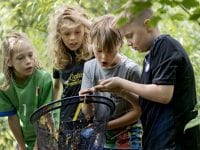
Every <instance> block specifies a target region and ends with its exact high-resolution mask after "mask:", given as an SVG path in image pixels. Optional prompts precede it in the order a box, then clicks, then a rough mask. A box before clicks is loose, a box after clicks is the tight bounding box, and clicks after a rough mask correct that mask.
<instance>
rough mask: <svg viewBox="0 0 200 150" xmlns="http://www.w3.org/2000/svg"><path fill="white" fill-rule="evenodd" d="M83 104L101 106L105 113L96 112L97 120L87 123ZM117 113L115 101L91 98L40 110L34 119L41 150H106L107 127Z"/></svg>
mask: <svg viewBox="0 0 200 150" xmlns="http://www.w3.org/2000/svg"><path fill="white" fill-rule="evenodd" d="M81 103H88V104H89V103H93V104H98V107H101V109H100V110H101V112H97V110H98V109H95V110H96V111H95V112H94V116H93V117H92V118H90V119H87V120H86V119H85V116H84V115H83V114H82V113H81V111H80V104H81ZM114 109H115V105H114V103H113V101H112V100H111V99H109V98H106V97H102V96H91V95H90V96H86V97H83V96H74V97H69V98H66V99H62V100H59V101H56V102H51V103H49V104H47V105H45V106H42V107H40V108H39V109H38V110H36V111H35V112H34V113H33V114H32V115H31V122H32V123H33V125H34V128H35V131H36V136H37V148H38V150H95V149H103V145H104V143H105V130H106V123H107V121H108V120H109V117H110V116H111V115H112V113H113V112H114ZM64 110H68V111H64ZM69 110H70V111H69ZM102 110H103V111H102ZM77 114H78V115H77ZM100 114H101V115H100Z"/></svg>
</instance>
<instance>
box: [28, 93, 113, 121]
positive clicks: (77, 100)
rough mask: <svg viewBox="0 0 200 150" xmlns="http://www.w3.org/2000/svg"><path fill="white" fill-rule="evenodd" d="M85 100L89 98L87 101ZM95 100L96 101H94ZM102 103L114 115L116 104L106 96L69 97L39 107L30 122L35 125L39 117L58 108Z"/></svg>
mask: <svg viewBox="0 0 200 150" xmlns="http://www.w3.org/2000/svg"><path fill="white" fill-rule="evenodd" d="M85 98H89V99H87V100H86V101H85ZM93 98H95V99H93ZM96 98H103V99H105V101H98V100H96ZM64 101H69V102H68V103H67V104H62V102H64ZM84 102H86V103H88V104H89V103H100V104H104V105H106V106H108V107H109V108H110V110H111V111H110V112H111V115H112V113H113V112H114V110H115V104H114V102H113V100H112V99H110V98H108V97H104V96H96V95H87V96H71V97H67V98H64V99H60V100H57V101H53V102H50V103H48V104H46V105H43V106H41V107H39V108H38V109H37V110H35V111H34V112H33V113H32V114H31V117H30V121H31V123H32V124H33V123H34V122H35V121H36V120H37V119H38V118H39V117H41V116H42V115H44V114H46V113H48V112H50V111H52V110H55V109H57V108H61V107H65V106H68V105H72V104H76V103H79V104H80V103H84ZM51 106H54V107H51Z"/></svg>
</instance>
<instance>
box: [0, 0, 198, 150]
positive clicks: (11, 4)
mask: <svg viewBox="0 0 200 150" xmlns="http://www.w3.org/2000/svg"><path fill="white" fill-rule="evenodd" d="M64 4H70V5H74V4H76V5H80V6H81V7H83V8H84V9H85V10H86V11H87V12H88V14H89V16H90V18H91V19H93V18H94V17H97V16H100V15H103V14H107V13H113V14H116V15H120V14H123V13H126V12H131V13H138V12H139V11H141V10H143V9H145V8H147V7H149V6H152V8H153V10H154V11H155V14H156V15H155V17H154V18H153V19H152V21H151V25H152V26H155V25H156V24H157V23H158V24H159V28H160V29H161V31H162V33H166V34H171V35H172V36H173V37H175V38H176V39H177V40H178V41H180V42H181V43H182V45H183V46H184V48H185V49H186V51H187V53H188V55H189V57H190V59H191V62H192V64H193V67H194V71H195V77H196V88H197V99H198V104H199V103H200V65H199V58H200V35H199V33H200V28H199V26H200V5H199V4H200V0H142V1H141V0H117V1H114V0H104V1H102V0H68V1H65V0H32V1H26V0H6V1H5V0H0V16H1V18H0V26H1V28H0V39H2V38H3V37H4V36H5V35H6V33H7V32H9V31H10V30H17V31H23V32H26V33H27V34H28V36H29V38H30V39H31V40H32V42H33V44H34V45H35V47H36V49H37V52H38V58H39V60H40V62H41V64H42V66H43V67H44V68H45V69H48V70H49V71H51V70H52V68H51V65H50V64H51V62H50V60H49V59H48V55H49V53H48V49H47V45H46V39H47V34H48V33H47V25H48V19H49V14H50V13H52V12H53V11H54V10H55V9H57V7H58V6H60V5H64ZM126 22H127V18H124V17H122V18H121V20H119V26H121V25H123V24H125V23H126ZM122 53H124V54H125V55H127V56H128V57H130V58H132V59H134V60H135V61H136V62H137V63H138V64H140V65H141V66H142V62H143V57H144V56H143V55H145V54H140V53H137V52H134V51H131V50H130V48H128V47H127V46H124V47H123V49H122ZM0 58H1V56H0ZM1 60H2V58H1ZM0 66H2V65H1V63H0ZM0 69H1V68H0ZM197 109H198V110H200V107H199V105H197ZM197 124H200V122H199V117H197V118H196V119H194V120H192V121H191V122H190V123H189V124H188V125H187V126H186V128H190V127H192V126H194V125H197ZM0 128H1V129H0V150H1V149H2V150H3V149H9V150H12V149H14V148H13V144H14V142H13V141H14V139H13V137H12V135H11V133H10V130H8V125H7V121H6V119H5V118H3V119H0ZM9 146H10V147H9Z"/></svg>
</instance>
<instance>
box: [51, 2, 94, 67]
mask: <svg viewBox="0 0 200 150" xmlns="http://www.w3.org/2000/svg"><path fill="white" fill-rule="evenodd" d="M68 8H72V7H69V6H64V7H61V8H59V9H58V10H57V11H56V12H55V13H54V14H53V15H51V16H50V19H49V26H48V31H49V35H48V49H49V50H50V54H51V55H50V56H51V60H52V63H53V67H54V68H55V69H66V68H67V67H68V66H69V65H70V64H71V63H72V57H71V55H70V53H69V52H70V49H69V48H68V47H66V46H65V44H64V42H63V40H62V38H61V35H60V27H61V25H62V24H63V22H65V23H66V22H67V23H69V24H70V23H73V24H77V25H78V24H81V23H80V22H79V21H73V20H71V19H70V18H64V17H63V13H64V11H65V10H66V9H68ZM73 9H80V8H78V7H73ZM79 12H81V14H82V17H85V18H87V16H86V14H85V13H84V12H83V11H82V10H81V9H80V10H79ZM84 36H85V37H84V39H83V42H82V44H81V47H80V48H79V49H78V50H77V51H75V55H76V58H75V59H76V60H75V61H76V62H81V61H86V60H88V59H89V58H91V56H92V52H91V50H90V49H89V31H88V29H87V28H86V27H85V33H84Z"/></svg>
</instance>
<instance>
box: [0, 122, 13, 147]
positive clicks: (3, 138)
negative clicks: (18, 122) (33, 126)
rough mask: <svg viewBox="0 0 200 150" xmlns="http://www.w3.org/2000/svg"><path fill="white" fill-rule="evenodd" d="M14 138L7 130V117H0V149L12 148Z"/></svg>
mask: <svg viewBox="0 0 200 150" xmlns="http://www.w3.org/2000/svg"><path fill="white" fill-rule="evenodd" d="M14 144H16V142H14V138H13V136H12V134H11V131H10V130H8V124H7V118H0V150H14V148H13V145H14Z"/></svg>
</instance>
